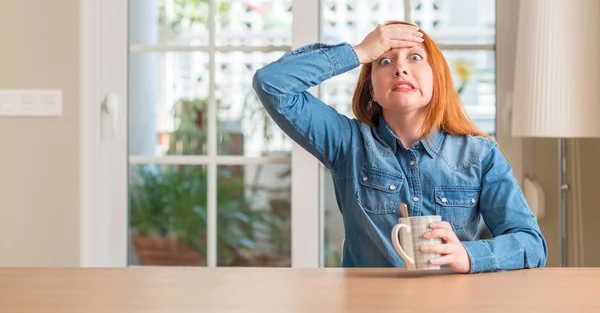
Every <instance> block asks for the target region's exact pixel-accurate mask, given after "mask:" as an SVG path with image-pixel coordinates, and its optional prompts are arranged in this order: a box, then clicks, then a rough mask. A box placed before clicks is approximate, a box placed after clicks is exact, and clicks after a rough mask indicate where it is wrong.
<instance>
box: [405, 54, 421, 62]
mask: <svg viewBox="0 0 600 313" xmlns="http://www.w3.org/2000/svg"><path fill="white" fill-rule="evenodd" d="M408 59H409V60H411V61H421V60H423V57H422V56H421V55H420V54H418V53H414V54H411V56H410V57H408Z"/></svg>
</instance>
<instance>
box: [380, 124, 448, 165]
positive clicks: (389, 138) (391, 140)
mask: <svg viewBox="0 0 600 313" xmlns="http://www.w3.org/2000/svg"><path fill="white" fill-rule="evenodd" d="M377 130H378V132H379V134H380V135H381V136H382V137H383V140H384V141H385V142H386V143H387V144H388V146H389V147H390V148H391V149H392V151H393V152H394V153H396V151H397V148H398V146H399V145H400V146H401V147H404V146H403V144H402V141H400V139H399V138H398V137H397V136H396V135H395V134H394V132H392V130H391V129H390V128H389V126H388V124H387V122H386V121H385V119H384V118H383V115H381V116H380V117H379V123H378V125H377ZM428 137H429V141H430V142H427V138H428ZM444 137H445V135H444V132H442V131H440V130H437V129H436V130H434V131H433V132H431V133H430V134H429V136H424V137H423V138H421V139H420V140H419V141H418V142H417V143H415V144H414V145H413V147H411V148H416V146H417V145H419V144H420V145H422V146H423V148H424V149H425V151H427V153H428V154H429V156H430V157H432V158H435V156H436V155H437V154H438V152H439V150H440V147H441V146H442V142H443V141H444Z"/></svg>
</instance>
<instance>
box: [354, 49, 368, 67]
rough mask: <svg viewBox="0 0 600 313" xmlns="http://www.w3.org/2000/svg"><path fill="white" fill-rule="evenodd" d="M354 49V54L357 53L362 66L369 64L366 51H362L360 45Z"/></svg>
mask: <svg viewBox="0 0 600 313" xmlns="http://www.w3.org/2000/svg"><path fill="white" fill-rule="evenodd" d="M352 48H353V49H354V52H355V53H356V56H357V57H358V61H359V62H360V64H365V63H367V62H368V57H367V54H366V53H365V52H364V51H362V49H361V48H360V47H359V46H358V45H356V46H353V47H352Z"/></svg>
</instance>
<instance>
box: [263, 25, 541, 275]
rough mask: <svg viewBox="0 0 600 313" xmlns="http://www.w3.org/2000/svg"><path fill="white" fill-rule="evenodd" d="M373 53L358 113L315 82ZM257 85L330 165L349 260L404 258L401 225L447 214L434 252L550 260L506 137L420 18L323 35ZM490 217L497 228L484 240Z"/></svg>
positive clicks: (467, 262)
mask: <svg viewBox="0 0 600 313" xmlns="http://www.w3.org/2000/svg"><path fill="white" fill-rule="evenodd" d="M360 65H362V71H361V73H360V77H359V80H358V84H357V88H356V91H355V93H354V97H353V100H352V109H353V111H354V115H355V116H356V119H349V118H347V117H345V116H343V115H341V114H338V113H337V112H336V111H335V110H334V109H333V108H331V107H330V106H328V105H326V104H325V103H323V102H322V101H321V100H319V99H317V98H316V97H315V96H313V95H312V94H310V93H309V92H307V89H308V88H310V87H312V86H316V85H318V84H320V83H321V82H323V81H325V80H327V79H329V78H331V77H333V76H335V75H341V74H343V73H345V72H347V71H349V70H352V69H354V68H356V67H358V66H360ZM253 87H254V89H255V91H256V92H257V94H258V96H259V98H260V100H261V101H262V103H263V104H264V106H265V108H266V109H267V111H268V112H269V114H270V115H271V117H272V118H273V119H274V121H275V122H276V123H277V124H278V125H279V126H280V127H281V128H282V130H283V131H284V132H285V133H286V134H287V135H288V136H290V137H291V138H292V139H293V140H294V141H296V142H297V143H298V144H299V145H301V146H302V147H303V148H304V149H306V150H307V151H309V152H310V153H311V154H312V155H314V156H315V157H316V158H318V159H319V161H320V162H322V163H323V164H324V165H325V166H326V167H327V168H328V169H329V170H330V171H331V174H332V177H333V182H334V185H335V192H336V197H337V201H338V205H339V208H340V211H341V213H342V215H343V220H344V227H345V233H346V234H345V236H346V238H345V244H344V251H343V263H342V266H348V267H350V266H360V267H389V266H394V267H402V266H404V263H403V261H402V259H401V258H400V257H399V256H398V254H397V253H396V252H395V250H394V248H393V246H392V243H391V239H390V235H389V234H390V231H391V228H392V227H393V226H394V225H395V224H396V221H397V220H398V217H400V216H401V213H400V210H399V205H400V203H407V204H408V207H409V215H410V216H416V215H433V214H437V215H441V216H442V219H443V222H441V223H433V224H432V225H431V231H430V232H429V233H427V234H426V237H430V238H441V239H442V243H443V244H441V245H439V246H431V247H428V248H426V249H428V250H427V252H433V253H440V254H441V257H439V258H437V259H434V260H432V261H431V263H432V264H439V265H442V266H448V267H449V268H451V269H452V270H454V271H456V272H459V273H477V272H488V271H501V270H512V269H521V268H533V267H542V266H545V263H546V258H547V247H546V242H545V239H544V237H543V236H542V234H541V231H540V229H539V226H538V224H537V221H536V218H535V216H534V215H533V214H532V212H531V210H530V209H529V207H528V205H527V203H526V201H525V199H524V196H523V194H522V192H521V190H520V189H519V186H518V184H517V182H516V181H515V179H514V178H513V176H512V169H511V167H510V165H509V164H508V162H507V161H506V159H505V158H504V157H503V156H502V154H501V152H500V151H499V149H498V147H497V145H496V143H495V142H494V141H493V140H492V139H491V138H489V136H487V135H486V134H484V133H482V132H481V131H479V130H478V129H477V128H476V127H475V126H474V125H473V123H472V122H471V121H470V120H469V118H468V117H467V115H466V114H465V113H464V111H463V108H462V105H461V104H460V98H459V96H458V93H457V92H456V90H455V88H454V85H453V82H452V77H451V74H450V70H449V68H448V65H447V63H446V61H445V59H444V57H443V55H442V53H441V51H440V49H439V48H438V47H437V45H436V44H435V43H434V42H433V41H432V40H431V38H430V37H429V36H427V34H425V33H424V32H423V31H420V29H419V28H418V27H416V26H414V25H412V24H408V23H403V22H392V23H387V24H385V25H383V26H382V25H379V26H378V27H377V28H376V29H375V30H373V31H372V32H371V33H369V34H368V35H367V36H366V37H365V38H364V40H363V41H362V42H361V43H360V44H358V45H356V46H350V45H348V44H346V43H343V44H338V45H325V44H320V43H316V44H312V45H308V46H304V47H301V48H299V49H296V50H294V51H291V52H288V53H286V54H285V55H284V56H282V57H281V58H280V59H279V60H277V61H275V62H273V63H271V64H269V65H267V66H266V67H264V68H262V69H260V70H258V71H257V72H256V74H255V76H254V81H253ZM480 217H483V220H484V222H485V223H486V225H487V227H488V229H489V230H490V232H491V234H492V237H493V238H492V239H487V240H475V239H476V235H477V230H478V224H479V221H480Z"/></svg>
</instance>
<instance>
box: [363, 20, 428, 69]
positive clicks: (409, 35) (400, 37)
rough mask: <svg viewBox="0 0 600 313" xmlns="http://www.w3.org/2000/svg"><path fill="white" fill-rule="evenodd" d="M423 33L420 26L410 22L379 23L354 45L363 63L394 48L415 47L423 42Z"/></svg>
mask: <svg viewBox="0 0 600 313" xmlns="http://www.w3.org/2000/svg"><path fill="white" fill-rule="evenodd" d="M422 37H423V34H422V33H420V32H419V27H417V26H414V25H408V24H386V25H377V27H376V28H375V29H374V30H373V31H371V32H370V33H369V34H368V35H367V36H366V37H365V38H364V39H363V41H362V42H361V43H359V44H358V45H356V46H354V51H356V55H357V56H358V59H359V60H360V63H361V64H365V63H369V62H372V61H374V60H376V59H377V58H379V57H380V56H381V55H382V54H383V53H385V52H386V51H388V50H390V49H393V48H407V47H414V46H416V45H418V44H419V43H421V42H423V38H422Z"/></svg>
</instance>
